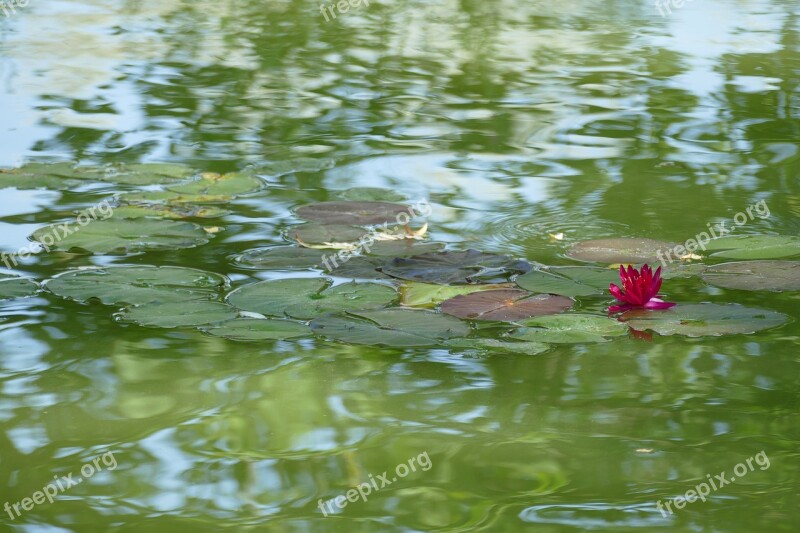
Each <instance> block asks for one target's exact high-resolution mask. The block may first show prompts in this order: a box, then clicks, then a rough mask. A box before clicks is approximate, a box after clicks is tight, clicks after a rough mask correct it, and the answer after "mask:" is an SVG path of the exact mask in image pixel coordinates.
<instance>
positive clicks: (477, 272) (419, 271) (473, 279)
mask: <svg viewBox="0 0 800 533" xmlns="http://www.w3.org/2000/svg"><path fill="white" fill-rule="evenodd" d="M530 269H531V265H530V263H528V262H527V261H522V260H518V259H513V258H511V257H509V256H506V255H497V254H489V253H483V252H479V251H477V250H467V251H465V252H438V253H432V254H422V255H416V256H413V257H410V258H403V257H398V258H395V259H394V260H393V261H392V262H390V263H389V264H388V265H387V266H385V267H383V269H382V271H383V273H384V274H388V275H390V276H392V277H395V278H400V279H406V280H409V281H421V282H424V283H439V284H442V285H449V284H451V283H477V282H478V281H481V280H482V279H484V278H491V277H498V276H510V275H512V274H523V273H525V272H528V271H529V270H530Z"/></svg>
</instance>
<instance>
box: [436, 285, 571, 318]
mask: <svg viewBox="0 0 800 533" xmlns="http://www.w3.org/2000/svg"><path fill="white" fill-rule="evenodd" d="M573 303H574V302H573V301H572V300H571V299H570V298H565V297H564V296H552V295H549V294H537V295H534V296H531V293H529V292H527V291H521V290H519V289H501V290H491V291H481V292H474V293H472V294H464V295H461V296H456V297H454V298H450V299H449V300H446V301H445V302H444V303H442V312H443V313H447V314H448V315H453V316H456V317H458V318H464V319H468V320H497V321H501V322H514V321H516V320H522V319H525V318H530V317H532V316H539V315H551V314H554V313H561V312H563V311H566V310H567V309H569V308H570V307H572V304H573Z"/></svg>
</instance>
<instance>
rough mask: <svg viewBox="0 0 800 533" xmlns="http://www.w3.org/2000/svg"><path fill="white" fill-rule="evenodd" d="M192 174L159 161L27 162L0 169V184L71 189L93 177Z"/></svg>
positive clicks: (154, 179)
mask: <svg viewBox="0 0 800 533" xmlns="http://www.w3.org/2000/svg"><path fill="white" fill-rule="evenodd" d="M192 174H193V171H192V170H191V169H190V168H189V167H187V166H185V165H173V164H162V163H145V164H139V165H114V166H106V167H91V166H75V165H73V164H72V163H30V164H27V165H25V166H23V167H20V168H17V169H6V170H0V188H2V187H16V188H19V189H34V188H40V187H46V188H48V189H70V188H74V187H76V186H79V185H82V184H85V183H87V182H93V181H96V182H107V183H116V184H119V185H160V184H169V183H175V182H177V181H181V180H183V179H185V178H187V177H189V176H191V175H192Z"/></svg>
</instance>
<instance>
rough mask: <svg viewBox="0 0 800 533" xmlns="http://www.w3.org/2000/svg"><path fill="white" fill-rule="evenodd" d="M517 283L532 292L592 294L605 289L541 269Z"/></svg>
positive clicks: (568, 294)
mask: <svg viewBox="0 0 800 533" xmlns="http://www.w3.org/2000/svg"><path fill="white" fill-rule="evenodd" d="M516 281H517V285H519V286H520V287H522V288H523V289H525V290H529V291H531V292H541V293H546V294H560V295H562V296H591V295H595V294H602V293H603V291H602V290H600V289H598V288H596V287H591V286H589V285H584V284H583V283H580V282H578V281H574V280H571V279H567V278H564V277H561V276H558V275H556V274H550V273H548V272H543V271H541V270H532V271H530V272H528V273H527V274H525V275H523V276H520V277H518V278H517V280H516Z"/></svg>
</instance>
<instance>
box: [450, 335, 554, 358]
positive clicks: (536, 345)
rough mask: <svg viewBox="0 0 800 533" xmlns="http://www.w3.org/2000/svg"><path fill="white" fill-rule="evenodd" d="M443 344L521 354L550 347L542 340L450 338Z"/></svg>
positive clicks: (533, 353)
mask: <svg viewBox="0 0 800 533" xmlns="http://www.w3.org/2000/svg"><path fill="white" fill-rule="evenodd" d="M445 346H448V347H450V348H466V349H472V350H480V351H490V352H492V351H497V352H506V353H515V354H523V355H538V354H540V353H544V352H546V351H547V350H549V349H550V348H551V346H550V345H549V344H545V343H543V342H523V341H517V342H514V341H501V340H497V339H483V338H473V339H451V340H449V341H445Z"/></svg>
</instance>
